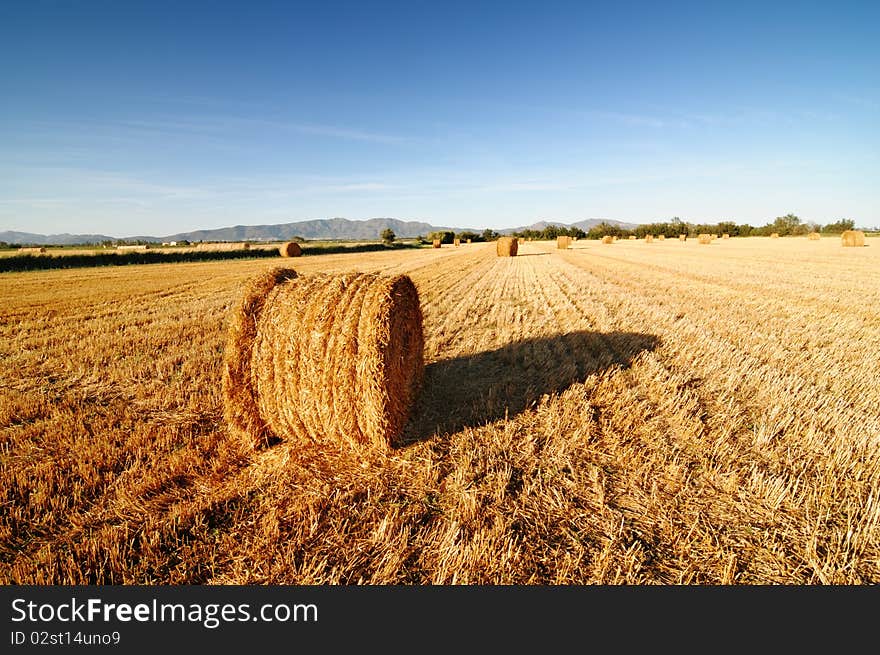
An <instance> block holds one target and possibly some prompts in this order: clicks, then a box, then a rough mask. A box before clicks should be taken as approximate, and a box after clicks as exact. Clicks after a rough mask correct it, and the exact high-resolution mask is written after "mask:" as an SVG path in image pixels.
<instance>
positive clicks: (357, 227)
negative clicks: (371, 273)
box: [163, 218, 464, 241]
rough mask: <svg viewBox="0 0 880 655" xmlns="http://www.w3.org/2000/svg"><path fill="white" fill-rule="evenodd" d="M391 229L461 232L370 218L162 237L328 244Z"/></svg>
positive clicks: (400, 233)
mask: <svg viewBox="0 0 880 655" xmlns="http://www.w3.org/2000/svg"><path fill="white" fill-rule="evenodd" d="M386 228H391V230H393V231H394V234H395V235H396V236H397V237H400V238H402V239H408V238H412V237H417V236H419V235H422V236H424V235H426V234H427V233H428V232H434V231H437V230H454V231H461V230H462V229H464V228H452V227H437V226H435V225H430V224H428V223H420V222H418V221H401V220H398V219H396V218H370V219H367V220H363V221H353V220H349V219H347V218H325V219H316V220H311V221H299V222H296V223H280V224H277V225H236V226H235V227H224V228H220V229H216V230H198V231H196V232H181V233H179V234H172V235H170V236H167V237H165V238H164V239H163V240H164V241H180V240H181V239H186V240H187V241H283V240H286V239H292V238H293V237H302V238H304V239H329V240H343V239H345V240H348V239H351V240H369V239H378V238H379V235H380V234H381V233H382V230H384V229H386Z"/></svg>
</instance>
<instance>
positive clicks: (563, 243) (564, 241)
mask: <svg viewBox="0 0 880 655" xmlns="http://www.w3.org/2000/svg"><path fill="white" fill-rule="evenodd" d="M570 245H571V237H566V236H558V237H556V247H557V248H558V249H559V250H565V249H566V248H568V247H569V246H570Z"/></svg>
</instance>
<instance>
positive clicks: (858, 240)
mask: <svg viewBox="0 0 880 655" xmlns="http://www.w3.org/2000/svg"><path fill="white" fill-rule="evenodd" d="M840 242H841V244H842V245H844V246H854V247H861V246H864V245H865V233H864V232H862V231H861V230H846V231H845V232H843V233H842V234H841V235H840Z"/></svg>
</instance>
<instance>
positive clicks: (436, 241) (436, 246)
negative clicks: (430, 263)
mask: <svg viewBox="0 0 880 655" xmlns="http://www.w3.org/2000/svg"><path fill="white" fill-rule="evenodd" d="M431 245H433V246H434V247H435V248H439V247H440V239H434V242H433V243H432V244H431Z"/></svg>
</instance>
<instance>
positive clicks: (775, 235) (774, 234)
mask: <svg viewBox="0 0 880 655" xmlns="http://www.w3.org/2000/svg"><path fill="white" fill-rule="evenodd" d="M770 238H771V239H778V238H779V234H778V233H776V232H774V233H773V234H771V235H770Z"/></svg>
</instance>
